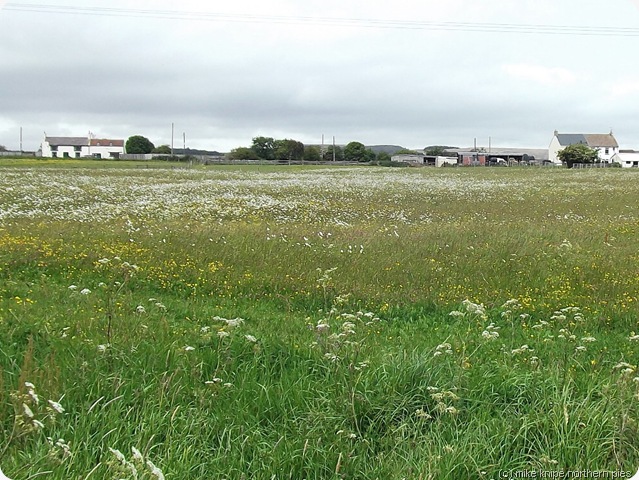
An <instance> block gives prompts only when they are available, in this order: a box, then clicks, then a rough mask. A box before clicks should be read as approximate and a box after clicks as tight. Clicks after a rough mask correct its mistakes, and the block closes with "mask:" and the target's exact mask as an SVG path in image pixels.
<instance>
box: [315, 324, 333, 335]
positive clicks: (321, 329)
mask: <svg viewBox="0 0 639 480" xmlns="http://www.w3.org/2000/svg"><path fill="white" fill-rule="evenodd" d="M330 328H331V326H330V325H329V324H328V323H318V324H317V326H316V327H315V329H316V330H317V331H318V332H319V333H324V332H328V331H329V330H330Z"/></svg>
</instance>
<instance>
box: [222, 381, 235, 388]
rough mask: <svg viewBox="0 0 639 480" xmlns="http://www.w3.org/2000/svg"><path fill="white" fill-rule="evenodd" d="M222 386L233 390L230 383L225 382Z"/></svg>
mask: <svg viewBox="0 0 639 480" xmlns="http://www.w3.org/2000/svg"><path fill="white" fill-rule="evenodd" d="M223 386H224V387H226V388H233V384H232V383H231V382H226V383H224V384H223Z"/></svg>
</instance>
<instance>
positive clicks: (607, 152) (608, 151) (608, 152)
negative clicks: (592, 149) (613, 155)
mask: <svg viewBox="0 0 639 480" xmlns="http://www.w3.org/2000/svg"><path fill="white" fill-rule="evenodd" d="M604 154H605V155H609V154H610V149H609V148H608V147H606V149H605V150H604Z"/></svg>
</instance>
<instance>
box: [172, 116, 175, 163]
mask: <svg viewBox="0 0 639 480" xmlns="http://www.w3.org/2000/svg"><path fill="white" fill-rule="evenodd" d="M174 133H175V125H174V124H173V122H171V156H173V135H174Z"/></svg>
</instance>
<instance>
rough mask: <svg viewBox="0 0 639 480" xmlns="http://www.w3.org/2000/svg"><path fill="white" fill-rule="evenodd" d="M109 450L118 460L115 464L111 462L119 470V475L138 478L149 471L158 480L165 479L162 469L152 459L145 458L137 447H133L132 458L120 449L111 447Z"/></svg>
mask: <svg viewBox="0 0 639 480" xmlns="http://www.w3.org/2000/svg"><path fill="white" fill-rule="evenodd" d="M109 451H110V452H111V453H112V454H113V456H114V457H115V460H116V462H115V464H111V466H112V467H113V468H114V469H115V470H117V473H118V474H119V475H126V476H129V475H130V476H131V477H133V478H134V479H136V480H137V479H138V478H139V477H140V475H142V473H143V472H148V474H150V475H152V476H153V478H155V479H156V480H164V473H162V470H160V469H159V468H158V467H157V466H155V464H154V463H153V462H152V461H151V460H149V459H148V458H145V457H144V455H142V453H141V452H140V451H139V450H138V449H137V448H135V447H131V460H127V458H126V457H125V456H124V454H123V453H122V452H121V451H120V450H117V449H115V448H111V447H109Z"/></svg>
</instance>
